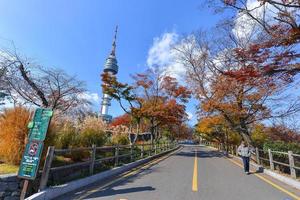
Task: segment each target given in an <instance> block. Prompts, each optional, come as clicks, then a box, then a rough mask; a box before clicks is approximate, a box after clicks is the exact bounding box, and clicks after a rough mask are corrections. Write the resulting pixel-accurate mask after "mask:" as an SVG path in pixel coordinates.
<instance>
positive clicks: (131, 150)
mask: <svg viewBox="0 0 300 200" xmlns="http://www.w3.org/2000/svg"><path fill="white" fill-rule="evenodd" d="M133 148H134V146H133V144H131V145H130V161H131V162H133Z"/></svg>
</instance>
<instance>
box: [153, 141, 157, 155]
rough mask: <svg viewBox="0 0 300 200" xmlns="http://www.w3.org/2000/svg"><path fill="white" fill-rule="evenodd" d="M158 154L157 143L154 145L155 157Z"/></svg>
mask: <svg viewBox="0 0 300 200" xmlns="http://www.w3.org/2000/svg"><path fill="white" fill-rule="evenodd" d="M156 154H157V144H156V143H155V144H154V155H156Z"/></svg>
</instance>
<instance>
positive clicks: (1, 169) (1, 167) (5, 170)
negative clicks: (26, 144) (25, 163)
mask: <svg viewBox="0 0 300 200" xmlns="http://www.w3.org/2000/svg"><path fill="white" fill-rule="evenodd" d="M18 170H19V166H17V165H9V164H5V163H2V164H0V174H11V173H16V172H17V171H18Z"/></svg>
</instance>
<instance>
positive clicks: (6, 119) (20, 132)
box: [0, 107, 32, 164]
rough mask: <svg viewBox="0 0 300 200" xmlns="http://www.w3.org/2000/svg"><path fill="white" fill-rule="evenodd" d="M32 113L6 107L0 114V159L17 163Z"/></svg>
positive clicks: (20, 108) (18, 108)
mask: <svg viewBox="0 0 300 200" xmlns="http://www.w3.org/2000/svg"><path fill="white" fill-rule="evenodd" d="M31 115H32V113H31V112H30V111H29V110H27V109H25V108H23V107H15V108H12V109H7V110H5V111H4V113H3V114H1V115H0V160H1V161H5V162H6V163H11V164H18V163H19V162H20V160H21V157H22V153H23V150H24V147H25V143H26V140H27V134H28V129H27V125H28V123H29V121H30V119H31Z"/></svg>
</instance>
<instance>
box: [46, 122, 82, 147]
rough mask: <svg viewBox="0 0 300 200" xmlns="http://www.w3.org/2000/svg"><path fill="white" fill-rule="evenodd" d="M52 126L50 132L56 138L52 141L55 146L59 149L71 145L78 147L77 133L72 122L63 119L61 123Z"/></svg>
mask: <svg viewBox="0 0 300 200" xmlns="http://www.w3.org/2000/svg"><path fill="white" fill-rule="evenodd" d="M56 126H57V127H55V126H53V127H51V128H52V129H50V130H51V132H53V131H56V133H54V135H55V137H56V139H55V141H54V145H55V147H57V148H59V149H67V148H72V147H78V144H79V135H78V131H77V130H76V128H75V126H74V124H73V123H72V122H70V121H67V120H65V121H64V122H63V124H60V125H56Z"/></svg>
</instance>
